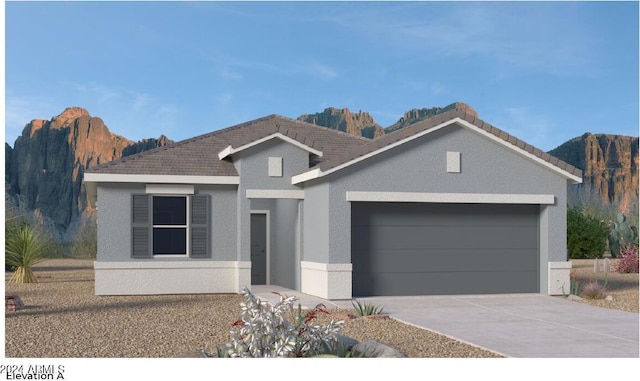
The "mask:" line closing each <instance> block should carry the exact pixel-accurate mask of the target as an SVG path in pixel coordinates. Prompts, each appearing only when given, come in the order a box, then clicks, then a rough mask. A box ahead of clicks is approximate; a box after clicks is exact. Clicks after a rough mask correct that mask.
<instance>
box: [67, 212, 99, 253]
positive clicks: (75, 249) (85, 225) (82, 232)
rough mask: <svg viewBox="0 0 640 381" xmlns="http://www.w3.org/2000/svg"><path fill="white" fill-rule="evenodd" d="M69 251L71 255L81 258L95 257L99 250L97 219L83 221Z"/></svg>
mask: <svg viewBox="0 0 640 381" xmlns="http://www.w3.org/2000/svg"><path fill="white" fill-rule="evenodd" d="M69 251H70V254H71V257H73V258H79V259H95V258H96V253H97V252H98V227H97V225H96V222H95V220H86V221H83V222H82V224H81V226H80V228H79V230H78V232H77V233H76V234H75V237H74V240H73V241H72V242H71V244H70V247H69Z"/></svg>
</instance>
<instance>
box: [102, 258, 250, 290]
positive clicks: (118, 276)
mask: <svg viewBox="0 0 640 381" xmlns="http://www.w3.org/2000/svg"><path fill="white" fill-rule="evenodd" d="M93 267H94V269H95V294H96V295H160V294H204V293H238V292H240V291H241V288H242V287H243V286H244V285H242V284H240V283H241V282H240V281H241V280H242V279H243V278H246V276H245V275H246V274H245V273H248V274H250V273H251V262H248V261H242V262H240V261H143V262H94V266H93Z"/></svg>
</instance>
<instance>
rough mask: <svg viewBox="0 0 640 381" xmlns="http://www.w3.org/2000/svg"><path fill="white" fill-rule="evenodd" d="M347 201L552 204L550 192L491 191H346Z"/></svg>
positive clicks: (553, 199) (552, 197) (553, 198)
mask: <svg viewBox="0 0 640 381" xmlns="http://www.w3.org/2000/svg"><path fill="white" fill-rule="evenodd" d="M346 193H347V194H346V198H347V201H358V202H360V201H361V202H434V203H456V204H458V203H465V204H469V203H470V204H536V205H553V204H554V202H555V197H554V195H552V194H493V193H421V192H358V191H347V192H346Z"/></svg>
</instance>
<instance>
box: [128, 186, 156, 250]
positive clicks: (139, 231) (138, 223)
mask: <svg viewBox="0 0 640 381" xmlns="http://www.w3.org/2000/svg"><path fill="white" fill-rule="evenodd" d="M131 205H132V206H131V256H132V257H133V258H150V257H151V245H150V243H149V242H150V239H149V238H150V236H151V228H150V224H149V195H146V194H134V195H133V197H132V199H131Z"/></svg>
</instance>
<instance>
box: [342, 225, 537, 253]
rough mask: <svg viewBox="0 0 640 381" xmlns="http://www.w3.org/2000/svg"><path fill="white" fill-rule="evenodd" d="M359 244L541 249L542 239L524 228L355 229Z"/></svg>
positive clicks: (377, 246)
mask: <svg viewBox="0 0 640 381" xmlns="http://www.w3.org/2000/svg"><path fill="white" fill-rule="evenodd" d="M354 234H356V235H357V236H358V237H359V239H358V241H359V242H366V241H368V242H369V246H370V247H375V248H381V249H388V248H398V249H412V248H422V249H439V248H447V247H452V245H453V247H454V248H462V249H473V248H497V249H502V248H514V247H528V248H535V247H537V242H538V236H537V234H536V233H535V232H534V231H532V229H531V228H530V227H521V226H499V227H497V226H458V227H455V228H451V227H446V226H371V227H355V228H354Z"/></svg>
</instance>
